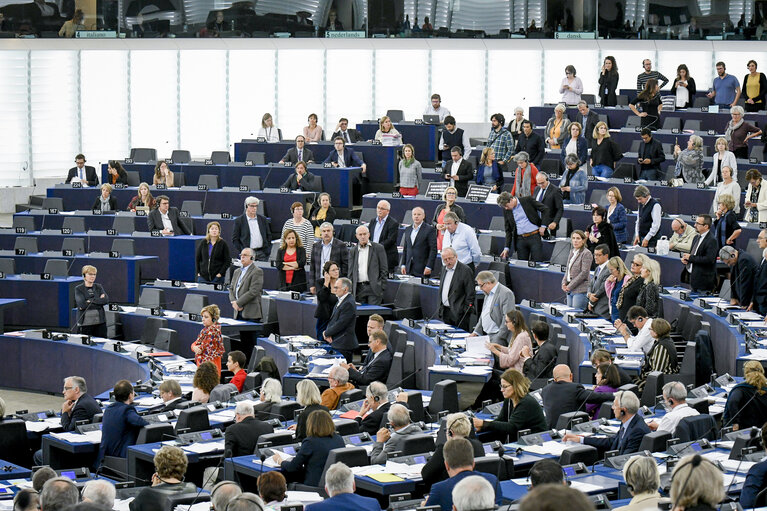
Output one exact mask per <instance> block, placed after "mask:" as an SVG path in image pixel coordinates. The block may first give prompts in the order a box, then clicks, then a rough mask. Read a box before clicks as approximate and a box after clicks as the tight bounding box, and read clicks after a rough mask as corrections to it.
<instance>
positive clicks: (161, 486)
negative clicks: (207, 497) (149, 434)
mask: <svg viewBox="0 0 767 511" xmlns="http://www.w3.org/2000/svg"><path fill="white" fill-rule="evenodd" d="M188 466H189V460H188V459H187V457H186V454H184V451H182V450H181V449H180V448H179V447H175V446H171V445H164V446H162V447H161V448H160V450H159V451H157V454H155V455H154V469H155V473H154V474H152V486H151V487H149V488H145V489H143V490H141V493H139V494H138V495H137V496H136V498H135V499H133V502H131V503H130V511H162V510H163V509H165V504H166V501H167V498H168V497H169V496H171V495H179V494H182V493H190V494H194V493H196V492H197V487H196V486H195V484H194V483H185V482H184V476H185V475H186V469H187V467H188Z"/></svg>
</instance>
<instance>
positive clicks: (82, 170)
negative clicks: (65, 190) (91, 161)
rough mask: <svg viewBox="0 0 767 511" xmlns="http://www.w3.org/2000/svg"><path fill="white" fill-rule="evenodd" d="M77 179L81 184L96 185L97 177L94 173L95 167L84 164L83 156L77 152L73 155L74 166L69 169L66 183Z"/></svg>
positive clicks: (97, 182)
mask: <svg viewBox="0 0 767 511" xmlns="http://www.w3.org/2000/svg"><path fill="white" fill-rule="evenodd" d="M73 180H74V181H79V182H80V183H82V184H83V186H98V184H99V177H98V175H96V169H95V168H93V167H91V166H90V165H88V166H86V165H85V156H84V155H82V154H78V155H77V156H75V166H74V167H72V168H71V169H69V174H67V180H66V183H67V184H69V183H71V182H72V181H73Z"/></svg>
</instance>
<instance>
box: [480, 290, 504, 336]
mask: <svg viewBox="0 0 767 511" xmlns="http://www.w3.org/2000/svg"><path fill="white" fill-rule="evenodd" d="M497 290H498V282H496V283H495V286H493V289H492V290H491V291H490V293H489V294H488V295H487V296H486V297H485V303H484V304H483V305H482V315H481V316H480V318H479V320H480V321H481V322H482V330H483V331H484V332H485V335H492V334H495V333H497V332H498V330H499V329H500V328H499V327H498V325H496V324H495V321H493V319H492V318H491V317H490V311H492V310H493V305H494V303H493V302H495V298H496V293H495V292H496V291H497Z"/></svg>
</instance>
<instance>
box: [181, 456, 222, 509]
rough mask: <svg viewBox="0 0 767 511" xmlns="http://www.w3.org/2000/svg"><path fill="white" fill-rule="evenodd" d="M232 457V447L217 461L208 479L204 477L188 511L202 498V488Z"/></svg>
mask: <svg viewBox="0 0 767 511" xmlns="http://www.w3.org/2000/svg"><path fill="white" fill-rule="evenodd" d="M231 457H232V450H231V449H227V450H225V451H224V455H223V456H221V459H220V460H219V461H218V463H216V466H215V468H214V470H213V471H212V472H211V475H210V476H209V478H208V479H204V478H203V481H202V484H201V485H200V489H199V491H198V492H197V495H195V497H194V500H192V502H191V503H190V504H189V507H188V508H186V511H190V510H191V509H192V506H194V504H195V502H197V499H199V498H200V494H201V493H202V490H203V489H204V488H205V485H206V484H208V483H209V482H211V481H210V479H211V478H213V477H217V476H218V472H219V470H220V468H221V465H223V464H224V460H225V459H226V458H231Z"/></svg>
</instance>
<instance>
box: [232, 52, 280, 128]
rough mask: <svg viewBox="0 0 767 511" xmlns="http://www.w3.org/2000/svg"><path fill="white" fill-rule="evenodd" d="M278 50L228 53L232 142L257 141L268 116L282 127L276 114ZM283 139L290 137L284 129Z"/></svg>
mask: <svg viewBox="0 0 767 511" xmlns="http://www.w3.org/2000/svg"><path fill="white" fill-rule="evenodd" d="M275 54H276V52H275V50H232V51H230V52H229V140H230V141H231V142H239V141H240V140H242V139H243V138H256V136H257V134H258V129H259V128H260V127H261V118H262V117H263V116H264V114H265V113H267V112H268V113H270V114H272V118H273V119H274V122H275V125H276V126H277V127H278V128H283V126H282V125H281V124H280V119H279V116H278V115H277V112H275V106H276V104H275V95H274V94H275V89H274V80H275V76H274V57H275ZM282 133H283V136H284V137H286V138H291V136H290V133H286V132H285V129H284V128H283V129H282Z"/></svg>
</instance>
